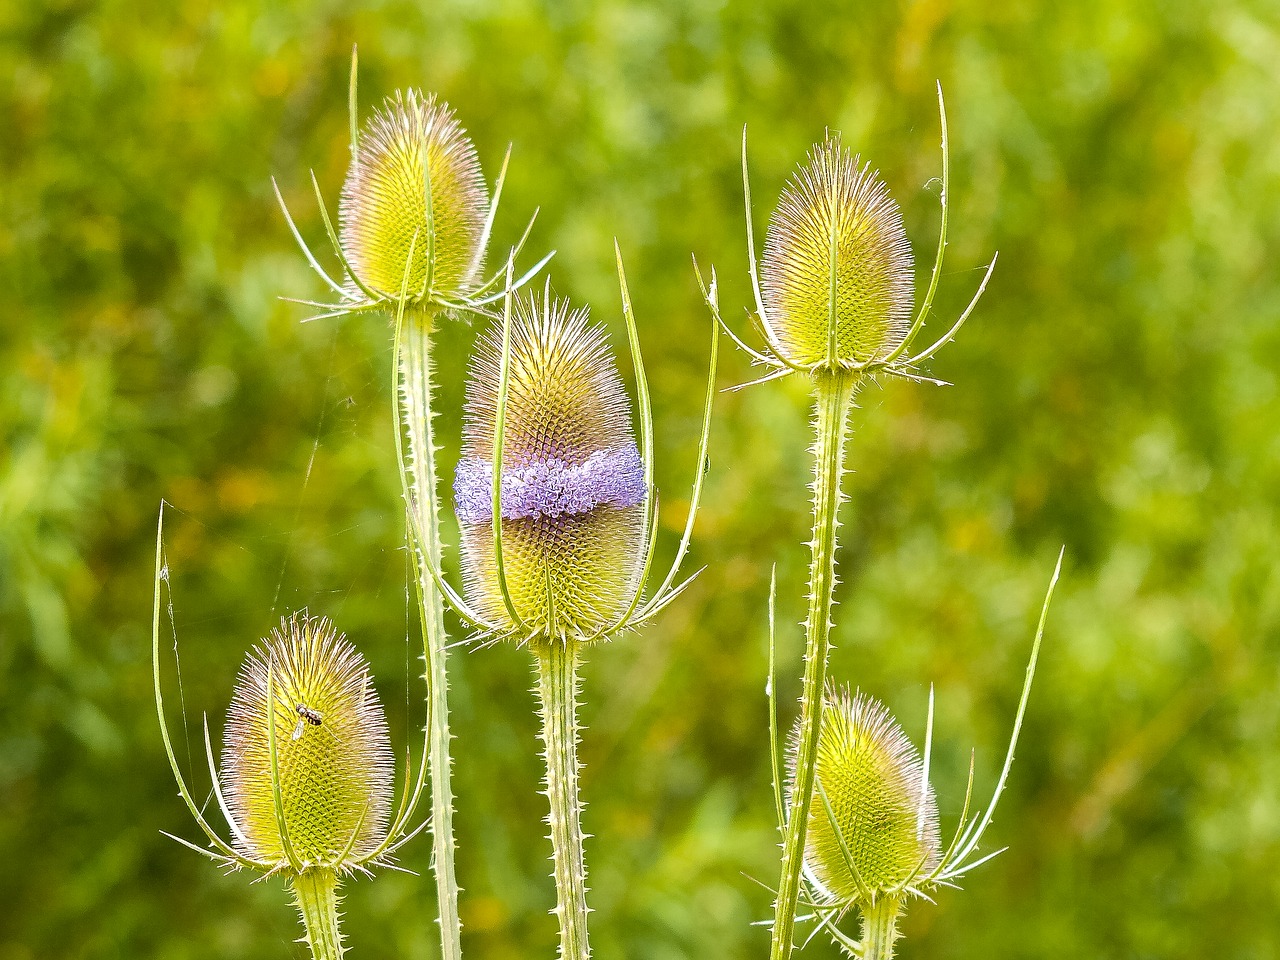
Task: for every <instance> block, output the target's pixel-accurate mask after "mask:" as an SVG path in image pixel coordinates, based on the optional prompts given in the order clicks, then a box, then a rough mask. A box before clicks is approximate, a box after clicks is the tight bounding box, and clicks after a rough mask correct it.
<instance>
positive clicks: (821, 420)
mask: <svg viewBox="0 0 1280 960" xmlns="http://www.w3.org/2000/svg"><path fill="white" fill-rule="evenodd" d="M854 383H855V381H854V378H853V376H852V375H850V374H847V373H840V372H833V373H826V372H816V373H815V374H814V394H815V398H816V399H815V411H814V413H815V416H814V419H815V428H816V437H815V440H814V445H813V453H814V485H813V539H812V540H811V541H810V547H811V548H812V555H811V559H810V563H809V613H808V617H807V618H806V620H805V652H804V687H803V692H802V694H801V700H800V740H799V744H798V745H797V749H796V773H795V783H794V789H793V792H792V796H791V807H790V810H789V811H788V814H787V824H786V835H785V837H784V841H783V848H782V876H781V878H780V880H779V881H778V899H777V901H776V902H775V903H774V915H773V941H772V944H771V946H770V951H769V955H770V957H771V960H787V958H788V957H790V956H791V951H792V949H793V944H792V933H793V931H794V929H795V918H796V907H797V903H798V901H799V897H800V867H801V865H802V862H803V860H804V843H805V835H806V833H807V831H808V826H809V807H810V805H811V804H812V802H813V776H814V767H815V764H816V762H817V748H818V732H819V730H820V729H821V726H822V688H823V685H824V683H825V681H826V676H827V651H828V649H829V647H830V634H831V597H832V593H833V591H834V589H835V566H836V527H837V522H836V520H837V513H838V511H839V507H840V479H841V477H842V475H843V473H844V443H845V437H846V436H847V433H848V420H849V406H850V403H851V401H852V399H853V388H854Z"/></svg>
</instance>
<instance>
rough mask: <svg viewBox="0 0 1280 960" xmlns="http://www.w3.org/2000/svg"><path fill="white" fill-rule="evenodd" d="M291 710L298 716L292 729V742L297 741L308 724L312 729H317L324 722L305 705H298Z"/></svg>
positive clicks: (322, 718)
mask: <svg viewBox="0 0 1280 960" xmlns="http://www.w3.org/2000/svg"><path fill="white" fill-rule="evenodd" d="M293 710H294V712H295V713H296V714H297V715H298V725H297V726H296V727H294V728H293V739H294V740H297V739H299V738H300V737H301V736H302V731H303V730H304V729H305V728H306V725H307V724H308V723H309V724H311V726H313V727H318V726H320V724H322V723H323V722H324V717H322V716H321V715H320V714H319V712H317V711H315V710H312V709H311V708H310V707H308V706H307V705H306V704H305V703H300V704H298V705H297V706H296V707H294V708H293Z"/></svg>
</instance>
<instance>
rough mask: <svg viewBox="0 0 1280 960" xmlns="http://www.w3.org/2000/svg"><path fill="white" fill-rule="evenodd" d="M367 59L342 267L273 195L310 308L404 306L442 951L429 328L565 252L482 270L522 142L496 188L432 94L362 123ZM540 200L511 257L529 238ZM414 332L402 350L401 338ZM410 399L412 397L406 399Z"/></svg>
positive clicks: (326, 313)
mask: <svg viewBox="0 0 1280 960" xmlns="http://www.w3.org/2000/svg"><path fill="white" fill-rule="evenodd" d="M357 66H358V60H357V56H356V52H355V50H354V49H353V51H352V57H351V78H350V84H349V90H348V114H349V123H350V136H351V163H350V166H349V168H348V171H347V176H346V181H345V182H344V184H343V187H342V195H341V200H340V203H339V206H338V225H337V227H336V228H335V226H334V222H333V218H332V217H331V216H330V214H329V210H328V206H327V204H326V203H325V200H324V196H323V193H322V192H321V190H320V185H319V181H318V180H317V179H316V176H315V172H314V171H312V173H311V183H312V187H313V189H314V192H315V196H316V202H317V204H318V205H319V209H320V215H321V219H322V220H323V222H324V227H325V231H326V233H327V235H328V238H329V241H330V244H331V246H332V249H333V253H334V255H335V256H336V257H337V259H338V261H339V263H340V265H341V267H342V272H341V274H340V277H341V280H335V279H334V278H333V277H332V276H330V274H329V273H328V272H327V271H325V269H324V268H323V267H322V266H321V265H320V262H319V260H318V259H317V258H316V256H315V255H314V254H313V253H312V251H311V249H310V248H309V247H308V246H307V244H306V242H305V241H304V240H303V238H302V234H301V233H300V231H299V230H298V228H297V226H296V224H295V223H294V220H293V217H292V216H291V215H290V213H289V210H288V207H287V206H286V205H285V202H284V199H283V197H282V196H281V195H280V189H279V186H278V185H276V184H275V181H274V179H273V180H272V184H273V186H274V187H275V192H276V198H277V200H278V201H279V203H280V208H281V210H282V211H283V212H284V217H285V221H286V222H287V223H288V225H289V230H290V232H291V233H292V234H293V236H294V239H295V240H296V241H297V242H298V244H299V246H300V247H301V249H302V252H303V254H304V256H305V257H306V259H307V262H308V263H309V264H310V265H311V267H312V269H313V270H315V272H316V273H317V274H318V275H319V276H320V278H321V280H323V282H324V283H325V284H326V285H327V286H328V288H329V290H330V292H331V293H332V294H333V299H332V300H330V301H327V302H325V301H314V300H301V301H296V302H300V303H302V304H304V305H306V306H308V307H310V308H311V309H313V310H314V311H316V312H315V313H314V314H313V315H312V316H310V317H308V318H307V319H308V320H323V319H331V318H335V317H343V316H347V315H351V314H365V313H379V312H380V313H385V314H389V315H392V316H394V317H395V329H396V351H395V353H396V360H395V366H394V368H393V369H394V371H395V376H396V383H395V385H394V387H393V393H394V395H395V396H396V397H397V398H398V399H397V401H396V423H397V443H398V444H399V441H400V437H399V433H400V430H401V429H402V428H401V426H399V425H400V424H401V423H402V424H403V430H404V431H405V432H407V434H408V437H409V447H408V451H407V456H408V463H407V467H406V466H405V464H404V460H403V457H404V456H405V451H404V450H403V448H401V456H402V460H401V470H402V472H403V471H404V470H406V469H407V473H408V476H409V477H410V483H409V485H408V487H407V488H406V491H405V508H406V522H407V526H408V529H409V531H410V533H411V538H412V541H413V544H414V550H415V553H416V555H417V561H418V563H417V567H418V570H417V591H418V599H419V606H420V616H421V619H422V623H423V647H424V657H425V662H426V677H427V682H428V696H429V697H430V700H431V710H430V717H431V725H430V728H429V730H428V732H427V738H428V741H429V744H430V750H429V755H430V767H431V795H432V805H431V807H432V814H431V824H432V827H431V831H432V836H433V855H432V866H433V870H434V873H435V878H436V898H437V901H438V904H439V919H440V936H441V948H442V951H443V956H444V960H458V958H459V957H460V956H461V953H462V943H461V930H462V924H461V920H460V917H459V914H458V881H457V872H456V867H455V851H456V847H455V840H454V830H453V788H452V773H451V759H450V739H451V735H450V732H449V701H448V689H449V685H448V669H447V657H448V642H447V637H446V634H445V626H444V603H443V600H442V597H441V594H440V592H439V589H438V588H437V586H436V584H435V580H434V578H433V577H432V576H431V575H430V573H429V571H430V570H431V569H435V568H438V567H439V566H440V562H441V556H442V553H443V549H442V541H441V534H440V512H439V499H438V486H439V484H438V474H437V470H436V459H435V455H436V442H435V436H434V425H433V420H434V417H435V413H434V410H433V407H432V398H433V394H434V391H435V385H434V382H433V365H432V355H431V352H432V347H431V344H432V335H433V333H434V332H435V330H436V328H437V326H438V325H439V323H440V322H441V321H442V320H443V319H445V318H449V317H455V318H465V317H468V316H472V315H482V316H492V314H493V309H494V308H493V305H494V304H496V303H498V302H500V301H502V300H503V298H504V297H505V296H507V295H508V294H509V292H510V291H511V290H512V289H516V288H519V287H520V286H522V285H523V284H524V283H525V282H527V281H528V280H529V279H530V278H531V277H533V276H534V275H535V274H536V273H537V272H538V271H539V270H541V269H542V267H544V266H545V265H546V263H547V262H548V261H549V260H550V259H551V257H552V256H553V255H554V251H552V252H551V253H548V254H547V255H546V256H544V257H543V258H542V259H541V260H540V261H539V262H538V263H537V264H535V265H534V267H533V268H532V269H530V270H529V271H528V272H527V273H526V274H525V275H524V276H523V277H521V278H520V279H519V280H516V281H513V280H512V277H511V274H510V272H504V271H501V270H499V271H497V272H495V273H493V274H492V275H490V276H489V277H488V278H487V279H481V270H482V267H483V264H484V258H485V250H486V248H487V247H488V243H489V237H490V234H491V232H492V229H493V224H494V220H495V217H496V216H497V212H498V203H499V200H500V199H501V196H502V186H503V183H504V182H505V180H506V173H507V165H508V163H509V161H510V159H511V150H510V148H508V149H507V153H506V156H505V157H504V158H503V162H502V168H501V170H500V171H499V173H498V177H497V179H496V181H495V182H494V188H493V195H492V197H490V195H489V193H488V190H487V188H486V185H485V181H484V177H483V175H482V173H481V169H480V161H479V157H478V154H477V152H476V148H475V145H474V144H473V143H472V141H471V140H470V138H469V137H468V136H467V134H466V132H465V131H464V130H463V128H462V126H461V124H460V123H459V122H458V119H457V117H456V115H455V114H454V112H453V111H452V110H451V109H450V108H449V106H448V105H447V104H445V103H444V102H442V101H440V100H439V99H437V98H436V96H435V95H434V94H432V95H428V96H424V95H423V94H421V93H420V92H417V91H414V90H409V91H408V92H401V91H397V92H396V93H395V95H394V96H392V97H390V98H388V99H387V100H386V101H385V102H384V103H383V104H382V106H381V107H380V108H378V109H377V110H375V111H374V113H373V115H372V116H371V117H370V118H369V120H368V121H367V122H366V124H365V126H364V128H363V129H361V128H360V126H359V124H358V122H357V102H358V97H357V73H358V71H357ZM536 219H537V211H535V212H534V214H533V217H531V218H530V220H529V224H528V226H527V227H526V228H525V231H524V234H523V235H522V236H521V238H520V240H519V242H518V243H517V244H516V245H515V247H514V248H513V250H512V257H514V256H517V255H518V254H519V253H520V251H521V250H522V249H523V248H524V245H525V243H526V241H527V240H528V237H529V234H530V232H531V231H532V229H533V224H534V222H535V220H536ZM402 345H403V349H401V346H402ZM401 402H402V405H401Z"/></svg>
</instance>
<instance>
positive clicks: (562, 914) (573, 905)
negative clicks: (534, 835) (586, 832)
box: [530, 639, 591, 960]
mask: <svg viewBox="0 0 1280 960" xmlns="http://www.w3.org/2000/svg"><path fill="white" fill-rule="evenodd" d="M530 648H531V649H532V650H533V654H534V657H535V658H536V659H537V668H538V699H539V701H540V709H539V712H540V714H541V720H542V743H543V745H544V746H545V748H546V752H545V754H544V757H545V759H546V761H547V800H548V801H549V802H550V804H551V813H550V816H549V817H548V818H547V822H548V823H549V824H550V826H551V846H552V850H553V853H554V861H555V874H554V876H555V881H556V910H555V913H556V916H557V917H559V919H560V957H561V958H562V960H587V958H588V957H590V956H591V947H590V946H589V945H588V943H587V868H586V862H585V860H584V859H583V855H582V822H581V821H582V804H581V802H580V801H579V799H578V644H577V642H576V641H574V640H569V641H565V640H560V639H553V640H541V641H537V642H534V643H531V644H530Z"/></svg>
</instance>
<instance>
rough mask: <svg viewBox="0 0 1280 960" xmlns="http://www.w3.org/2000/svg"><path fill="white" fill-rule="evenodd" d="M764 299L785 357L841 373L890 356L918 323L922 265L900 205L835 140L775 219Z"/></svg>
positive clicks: (787, 195)
mask: <svg viewBox="0 0 1280 960" xmlns="http://www.w3.org/2000/svg"><path fill="white" fill-rule="evenodd" d="M762 279H763V289H762V297H763V300H764V307H765V310H766V313H767V315H768V323H769V325H770V326H771V327H772V329H773V332H774V335H775V336H776V337H777V341H778V342H777V347H778V348H780V352H781V353H782V359H783V360H785V361H787V362H788V363H789V364H791V365H792V366H796V367H801V368H805V369H808V368H812V367H815V366H826V367H840V366H852V365H856V364H859V363H865V362H866V361H868V360H875V359H880V358H883V357H886V356H888V355H889V354H890V353H892V352H893V350H894V348H895V347H897V346H898V344H899V343H901V342H902V340H903V338H904V337H905V336H906V335H907V331H908V330H909V329H910V325H911V306H912V300H913V286H914V276H913V261H912V257H911V245H910V243H909V242H908V241H907V234H906V228H905V227H904V226H903V223H902V214H901V213H900V212H899V210H898V205H897V204H896V203H895V202H894V200H893V198H892V197H891V196H889V190H888V187H886V186H885V184H884V181H883V180H881V179H880V175H879V173H877V172H873V171H872V170H871V168H870V165H863V166H861V167H859V158H858V157H855V156H852V155H851V154H850V153H849V151H848V150H847V149H845V148H844V147H842V146H841V145H840V142H839V141H838V140H835V139H831V138H828V139H827V140H826V141H824V142H823V143H821V144H818V145H816V146H815V147H813V149H812V150H810V152H809V161H808V163H807V164H805V165H804V166H802V167H801V168H800V169H799V170H797V171H796V173H795V174H794V175H793V176H792V178H791V180H790V181H788V183H787V186H786V188H785V189H784V190H783V192H782V196H781V197H780V198H779V200H778V207H777V209H776V210H775V211H774V213H773V216H772V217H771V218H770V219H769V230H768V234H767V235H766V237H765V248H764V271H763V278H762Z"/></svg>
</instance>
